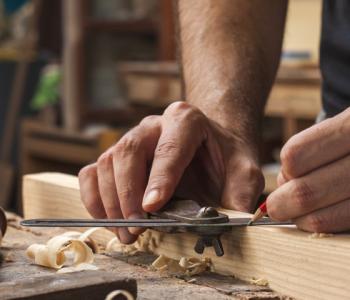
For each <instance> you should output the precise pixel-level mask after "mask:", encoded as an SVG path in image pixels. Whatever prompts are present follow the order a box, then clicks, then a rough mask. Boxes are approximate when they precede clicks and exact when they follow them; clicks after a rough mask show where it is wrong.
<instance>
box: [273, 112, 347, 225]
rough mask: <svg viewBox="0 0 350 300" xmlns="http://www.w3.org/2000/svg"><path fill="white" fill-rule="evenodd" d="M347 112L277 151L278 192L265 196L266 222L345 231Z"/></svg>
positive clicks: (314, 127) (316, 126)
mask: <svg viewBox="0 0 350 300" xmlns="http://www.w3.org/2000/svg"><path fill="white" fill-rule="evenodd" d="M349 136H350V109H347V110H346V111H344V112H342V113H341V114H339V115H337V116H335V117H333V118H330V119H327V120H325V121H323V122H321V123H319V124H316V125H314V126H312V127H310V128H308V129H306V130H304V131H303V132H301V133H299V134H297V135H295V136H293V137H292V138H291V139H290V140H289V141H288V142H287V143H286V145H285V146H284V147H283V149H282V152H281V163H282V169H281V172H280V174H279V176H278V185H279V187H278V188H277V189H276V190H275V191H274V192H273V193H271V194H270V195H269V197H268V199H267V210H268V213H269V215H270V217H271V218H273V219H276V220H280V221H285V220H289V219H292V220H293V221H294V222H295V223H296V225H297V226H298V227H299V228H300V229H303V230H306V231H311V232H340V231H345V230H349V229H350V139H349Z"/></svg>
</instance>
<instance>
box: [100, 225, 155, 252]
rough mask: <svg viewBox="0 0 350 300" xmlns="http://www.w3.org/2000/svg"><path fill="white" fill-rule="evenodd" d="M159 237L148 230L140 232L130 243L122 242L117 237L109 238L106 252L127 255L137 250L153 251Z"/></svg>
mask: <svg viewBox="0 0 350 300" xmlns="http://www.w3.org/2000/svg"><path fill="white" fill-rule="evenodd" d="M160 240H161V237H160V236H159V235H154V234H152V233H151V232H150V231H148V230H147V231H145V232H144V233H142V234H141V235H140V236H139V238H138V239H137V241H136V242H135V243H133V244H130V245H124V244H122V243H121V242H120V241H119V239H118V237H115V238H113V239H111V240H110V241H109V242H108V243H107V245H106V252H107V253H111V252H114V251H115V252H122V253H125V254H127V255H135V254H136V253H137V252H139V251H141V252H153V251H154V250H155V249H156V248H157V247H158V246H159V243H160Z"/></svg>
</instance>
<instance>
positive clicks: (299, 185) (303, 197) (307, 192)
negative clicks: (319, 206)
mask: <svg viewBox="0 0 350 300" xmlns="http://www.w3.org/2000/svg"><path fill="white" fill-rule="evenodd" d="M292 195H293V198H294V199H295V202H296V204H297V205H298V207H299V208H300V209H302V210H305V209H308V208H310V207H312V201H313V199H314V192H313V191H312V189H311V188H310V186H309V185H308V184H307V183H306V182H304V181H294V183H293V188H292Z"/></svg>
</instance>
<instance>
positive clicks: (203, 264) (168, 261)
mask: <svg viewBox="0 0 350 300" xmlns="http://www.w3.org/2000/svg"><path fill="white" fill-rule="evenodd" d="M152 267H153V268H155V269H156V270H157V271H161V272H165V271H166V272H168V273H170V274H180V275H186V276H193V275H198V274H201V273H203V272H205V271H207V270H211V269H212V262H211V260H210V258H207V257H205V258H202V259H199V258H196V257H190V258H186V257H182V258H181V259H180V260H176V259H172V258H169V257H166V256H165V255H160V256H159V257H158V258H157V259H156V260H155V261H154V262H153V263H152Z"/></svg>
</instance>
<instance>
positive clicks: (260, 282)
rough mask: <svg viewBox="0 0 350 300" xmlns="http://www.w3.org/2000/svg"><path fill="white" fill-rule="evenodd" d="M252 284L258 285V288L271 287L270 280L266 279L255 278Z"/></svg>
mask: <svg viewBox="0 0 350 300" xmlns="http://www.w3.org/2000/svg"><path fill="white" fill-rule="evenodd" d="M250 283H252V284H255V285H258V286H268V285H269V282H268V280H267V279H265V278H258V279H255V278H253V279H252V280H251V281H250Z"/></svg>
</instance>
